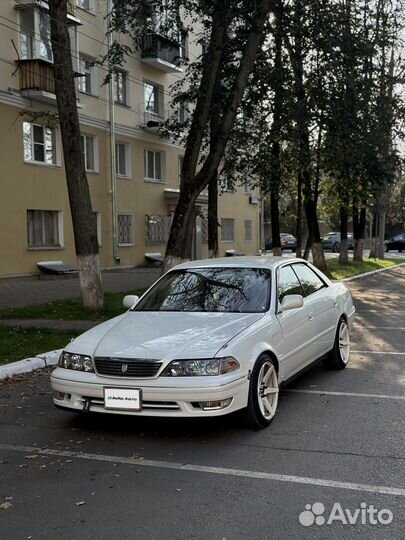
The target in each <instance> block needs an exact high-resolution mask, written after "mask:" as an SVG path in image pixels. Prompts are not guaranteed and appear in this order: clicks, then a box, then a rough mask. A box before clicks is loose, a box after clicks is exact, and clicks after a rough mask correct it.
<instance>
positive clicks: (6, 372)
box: [0, 349, 62, 381]
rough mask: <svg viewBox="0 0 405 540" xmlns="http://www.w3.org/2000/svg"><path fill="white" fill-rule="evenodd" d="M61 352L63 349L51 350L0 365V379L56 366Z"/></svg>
mask: <svg viewBox="0 0 405 540" xmlns="http://www.w3.org/2000/svg"><path fill="white" fill-rule="evenodd" d="M61 352H62V349H58V350H56V351H49V352H46V353H42V354H38V356H33V357H32V358H25V359H24V360H18V361H17V362H11V363H10V364H6V365H5V366H0V381H1V380H4V379H8V378H11V377H13V376H14V375H19V374H21V373H29V372H30V371H36V370H37V369H43V368H46V367H48V366H55V365H56V364H57V363H58V360H59V356H60V354H61Z"/></svg>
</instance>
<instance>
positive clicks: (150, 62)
mask: <svg viewBox="0 0 405 540" xmlns="http://www.w3.org/2000/svg"><path fill="white" fill-rule="evenodd" d="M69 12H70V13H69V15H68V21H67V22H68V25H69V32H70V35H71V44H72V58H73V63H74V68H75V71H76V72H77V81H76V84H77V96H78V110H79V118H80V124H81V132H82V150H83V153H84V160H85V165H86V171H87V177H88V182H89V186H90V192H91V199H92V206H93V210H94V212H95V213H96V215H97V228H98V240H99V246H100V260H101V265H102V267H103V268H111V267H115V266H117V265H119V266H121V267H125V266H134V265H143V264H145V263H146V259H145V254H148V253H161V254H164V252H165V245H166V242H167V238H168V234H169V230H170V224H171V219H172V214H173V211H174V209H175V206H176V203H177V200H178V196H179V177H180V169H181V164H182V158H183V154H184V149H183V148H182V147H180V146H178V145H176V144H173V142H171V141H170V140H169V139H168V138H167V139H164V138H162V137H161V136H160V135H159V133H158V127H159V125H160V124H161V122H162V121H163V120H164V119H166V118H167V117H168V115H169V114H180V115H182V114H185V111H183V110H180V111H173V110H171V109H170V106H169V87H170V85H171V84H173V83H174V82H175V81H177V80H178V79H179V78H181V77H182V76H183V68H182V67H181V65H179V58H181V57H182V56H183V57H184V56H185V55H188V56H189V57H190V58H195V57H198V56H199V55H200V54H201V45H199V44H198V43H196V42H195V41H193V36H190V35H189V36H183V37H182V38H181V39H179V40H178V42H175V41H173V40H168V39H167V38H166V37H162V36H159V35H158V34H155V35H151V36H149V37H148V39H147V40H146V41H145V44H144V47H143V49H142V51H140V52H139V53H138V54H134V55H133V56H131V57H130V58H129V59H128V60H127V63H126V64H125V66H123V67H122V68H120V69H118V70H116V72H115V74H114V77H113V80H112V82H111V88H110V87H109V85H108V84H104V79H105V76H106V74H107V71H106V68H105V67H103V66H100V65H97V64H95V61H96V60H97V59H99V58H100V57H101V56H102V55H104V54H105V53H106V52H107V47H108V42H107V38H106V15H107V0H75V1H74V2H73V1H72V2H70V5H69ZM0 51H1V53H0V116H1V124H0V130H1V135H0V140H1V144H0V164H1V166H0V277H9V276H17V275H30V274H35V273H37V272H38V268H37V262H39V261H44V260H46V261H50V260H62V261H63V262H64V263H65V264H67V265H70V266H75V250H74V240H73V231H72V223H71V217H70V209H69V203H68V195H67V187H66V178H65V172H64V163H63V153H62V147H61V138H60V132H59V129H58V124H57V121H55V114H56V113H57V108H56V98H55V94H54V79H53V65H52V49H51V46H50V29H49V13H48V8H47V3H46V2H45V1H40V2H38V1H35V0H32V1H30V0H2V2H1V3H0ZM111 98H112V99H111ZM207 202H208V196H207V194H205V193H202V194H201V195H200V197H199V199H198V201H197V203H196V204H197V206H198V216H197V218H196V227H195V237H194V256H195V258H200V257H205V256H207V243H206V236H207V235H206V219H205V217H204V216H206V213H207ZM259 206H260V205H259V199H258V196H257V193H255V192H254V191H252V190H251V188H250V186H249V184H248V182H245V183H244V184H243V185H242V186H240V187H237V189H236V190H226V189H224V190H223V192H222V193H221V195H220V197H219V222H220V223H221V227H220V230H219V238H220V255H224V254H225V252H226V251H228V250H235V251H236V252H241V253H245V254H254V253H257V251H258V249H259V245H260V241H259V237H260V223H259V221H260V220H259V214H260V212H259Z"/></svg>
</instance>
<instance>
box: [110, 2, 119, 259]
mask: <svg viewBox="0 0 405 540" xmlns="http://www.w3.org/2000/svg"><path fill="white" fill-rule="evenodd" d="M112 7H113V6H112V0H107V12H108V14H107V31H108V30H109V28H110V22H111V11H112ZM112 42H113V36H112V33H111V32H108V52H109V51H110V48H111V46H112ZM108 70H109V72H110V73H111V64H109V66H108ZM108 109H109V123H110V173H111V221H112V254H113V260H114V262H115V263H116V264H119V263H120V257H119V255H118V238H117V173H116V166H115V160H116V156H115V109H114V77H111V78H110V81H109V83H108Z"/></svg>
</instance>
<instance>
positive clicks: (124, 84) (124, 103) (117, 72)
mask: <svg viewBox="0 0 405 540" xmlns="http://www.w3.org/2000/svg"><path fill="white" fill-rule="evenodd" d="M112 77H113V94H114V104H115V105H122V106H123V107H128V106H129V99H128V98H129V95H128V94H129V92H128V71H125V70H123V69H114V72H113V74H112ZM119 77H122V91H123V99H117V97H119V93H118V79H119Z"/></svg>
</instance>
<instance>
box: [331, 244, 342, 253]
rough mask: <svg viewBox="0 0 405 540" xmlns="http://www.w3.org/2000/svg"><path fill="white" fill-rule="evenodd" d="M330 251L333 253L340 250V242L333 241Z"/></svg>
mask: <svg viewBox="0 0 405 540" xmlns="http://www.w3.org/2000/svg"><path fill="white" fill-rule="evenodd" d="M332 251H333V253H339V251H340V244H339V243H338V242H335V243H334V244H333V248H332Z"/></svg>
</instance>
